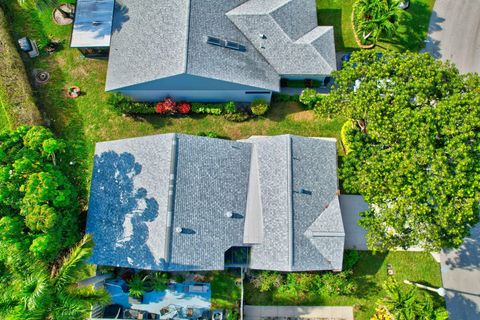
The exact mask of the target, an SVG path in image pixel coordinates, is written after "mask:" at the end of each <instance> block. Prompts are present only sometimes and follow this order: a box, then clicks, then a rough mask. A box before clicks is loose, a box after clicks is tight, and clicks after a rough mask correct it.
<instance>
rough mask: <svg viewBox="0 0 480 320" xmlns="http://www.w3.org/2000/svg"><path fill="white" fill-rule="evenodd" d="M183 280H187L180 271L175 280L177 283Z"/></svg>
mask: <svg viewBox="0 0 480 320" xmlns="http://www.w3.org/2000/svg"><path fill="white" fill-rule="evenodd" d="M183 281H185V277H184V276H182V275H181V274H180V273H178V274H177V275H176V276H175V282H176V283H182V282H183Z"/></svg>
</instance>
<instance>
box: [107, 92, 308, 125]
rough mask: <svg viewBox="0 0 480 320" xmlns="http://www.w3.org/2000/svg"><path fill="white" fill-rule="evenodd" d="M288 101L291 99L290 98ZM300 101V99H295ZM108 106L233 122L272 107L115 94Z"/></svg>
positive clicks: (123, 110) (125, 110)
mask: <svg viewBox="0 0 480 320" xmlns="http://www.w3.org/2000/svg"><path fill="white" fill-rule="evenodd" d="M288 99H291V98H290V97H289V98H288ZM295 99H296V100H298V97H297V98H295ZM108 104H109V105H110V106H111V107H112V108H113V109H115V110H116V111H119V112H121V113H123V114H129V115H137V114H159V115H164V116H173V115H187V114H190V113H194V114H210V115H215V116H221V115H223V116H224V118H225V119H226V120H228V121H232V122H243V121H247V120H249V119H251V118H253V117H254V116H261V115H263V114H265V113H266V112H267V111H268V109H269V107H270V105H269V103H268V102H266V101H263V100H261V101H260V100H256V101H254V102H252V104H251V106H250V107H248V108H239V107H238V106H237V104H236V103H235V102H233V101H230V102H226V103H203V102H192V103H189V102H185V101H182V102H178V103H177V102H175V101H174V100H173V99H171V98H165V100H163V101H160V102H158V103H152V102H139V101H134V100H132V99H130V98H128V97H126V96H124V95H121V94H118V93H114V94H112V95H111V96H110V97H109V99H108Z"/></svg>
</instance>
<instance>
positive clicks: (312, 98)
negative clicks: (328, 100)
mask: <svg viewBox="0 0 480 320" xmlns="http://www.w3.org/2000/svg"><path fill="white" fill-rule="evenodd" d="M321 98H322V95H320V94H319V93H318V92H317V91H316V90H315V89H308V88H307V89H305V90H303V91H302V94H301V95H300V102H301V103H302V104H303V105H304V106H305V107H306V108H307V109H313V108H314V107H315V105H316V103H317V102H318V101H319V100H320V99H321Z"/></svg>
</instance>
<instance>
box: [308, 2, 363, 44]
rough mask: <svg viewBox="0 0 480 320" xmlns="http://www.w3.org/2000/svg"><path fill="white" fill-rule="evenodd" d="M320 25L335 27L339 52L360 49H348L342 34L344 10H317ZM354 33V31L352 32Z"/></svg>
mask: <svg viewBox="0 0 480 320" xmlns="http://www.w3.org/2000/svg"><path fill="white" fill-rule="evenodd" d="M317 17H318V24H319V25H323V26H333V29H334V36H335V47H336V49H337V51H346V52H350V51H353V50H355V49H358V48H352V47H348V46H347V45H346V44H345V39H344V37H343V32H342V30H343V29H342V28H343V26H342V9H317ZM352 32H353V31H352Z"/></svg>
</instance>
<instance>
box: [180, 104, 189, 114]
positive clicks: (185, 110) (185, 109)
mask: <svg viewBox="0 0 480 320" xmlns="http://www.w3.org/2000/svg"><path fill="white" fill-rule="evenodd" d="M177 111H178V113H180V114H189V113H190V111H192V107H191V106H190V103H188V102H180V103H179V104H178V106H177Z"/></svg>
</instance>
